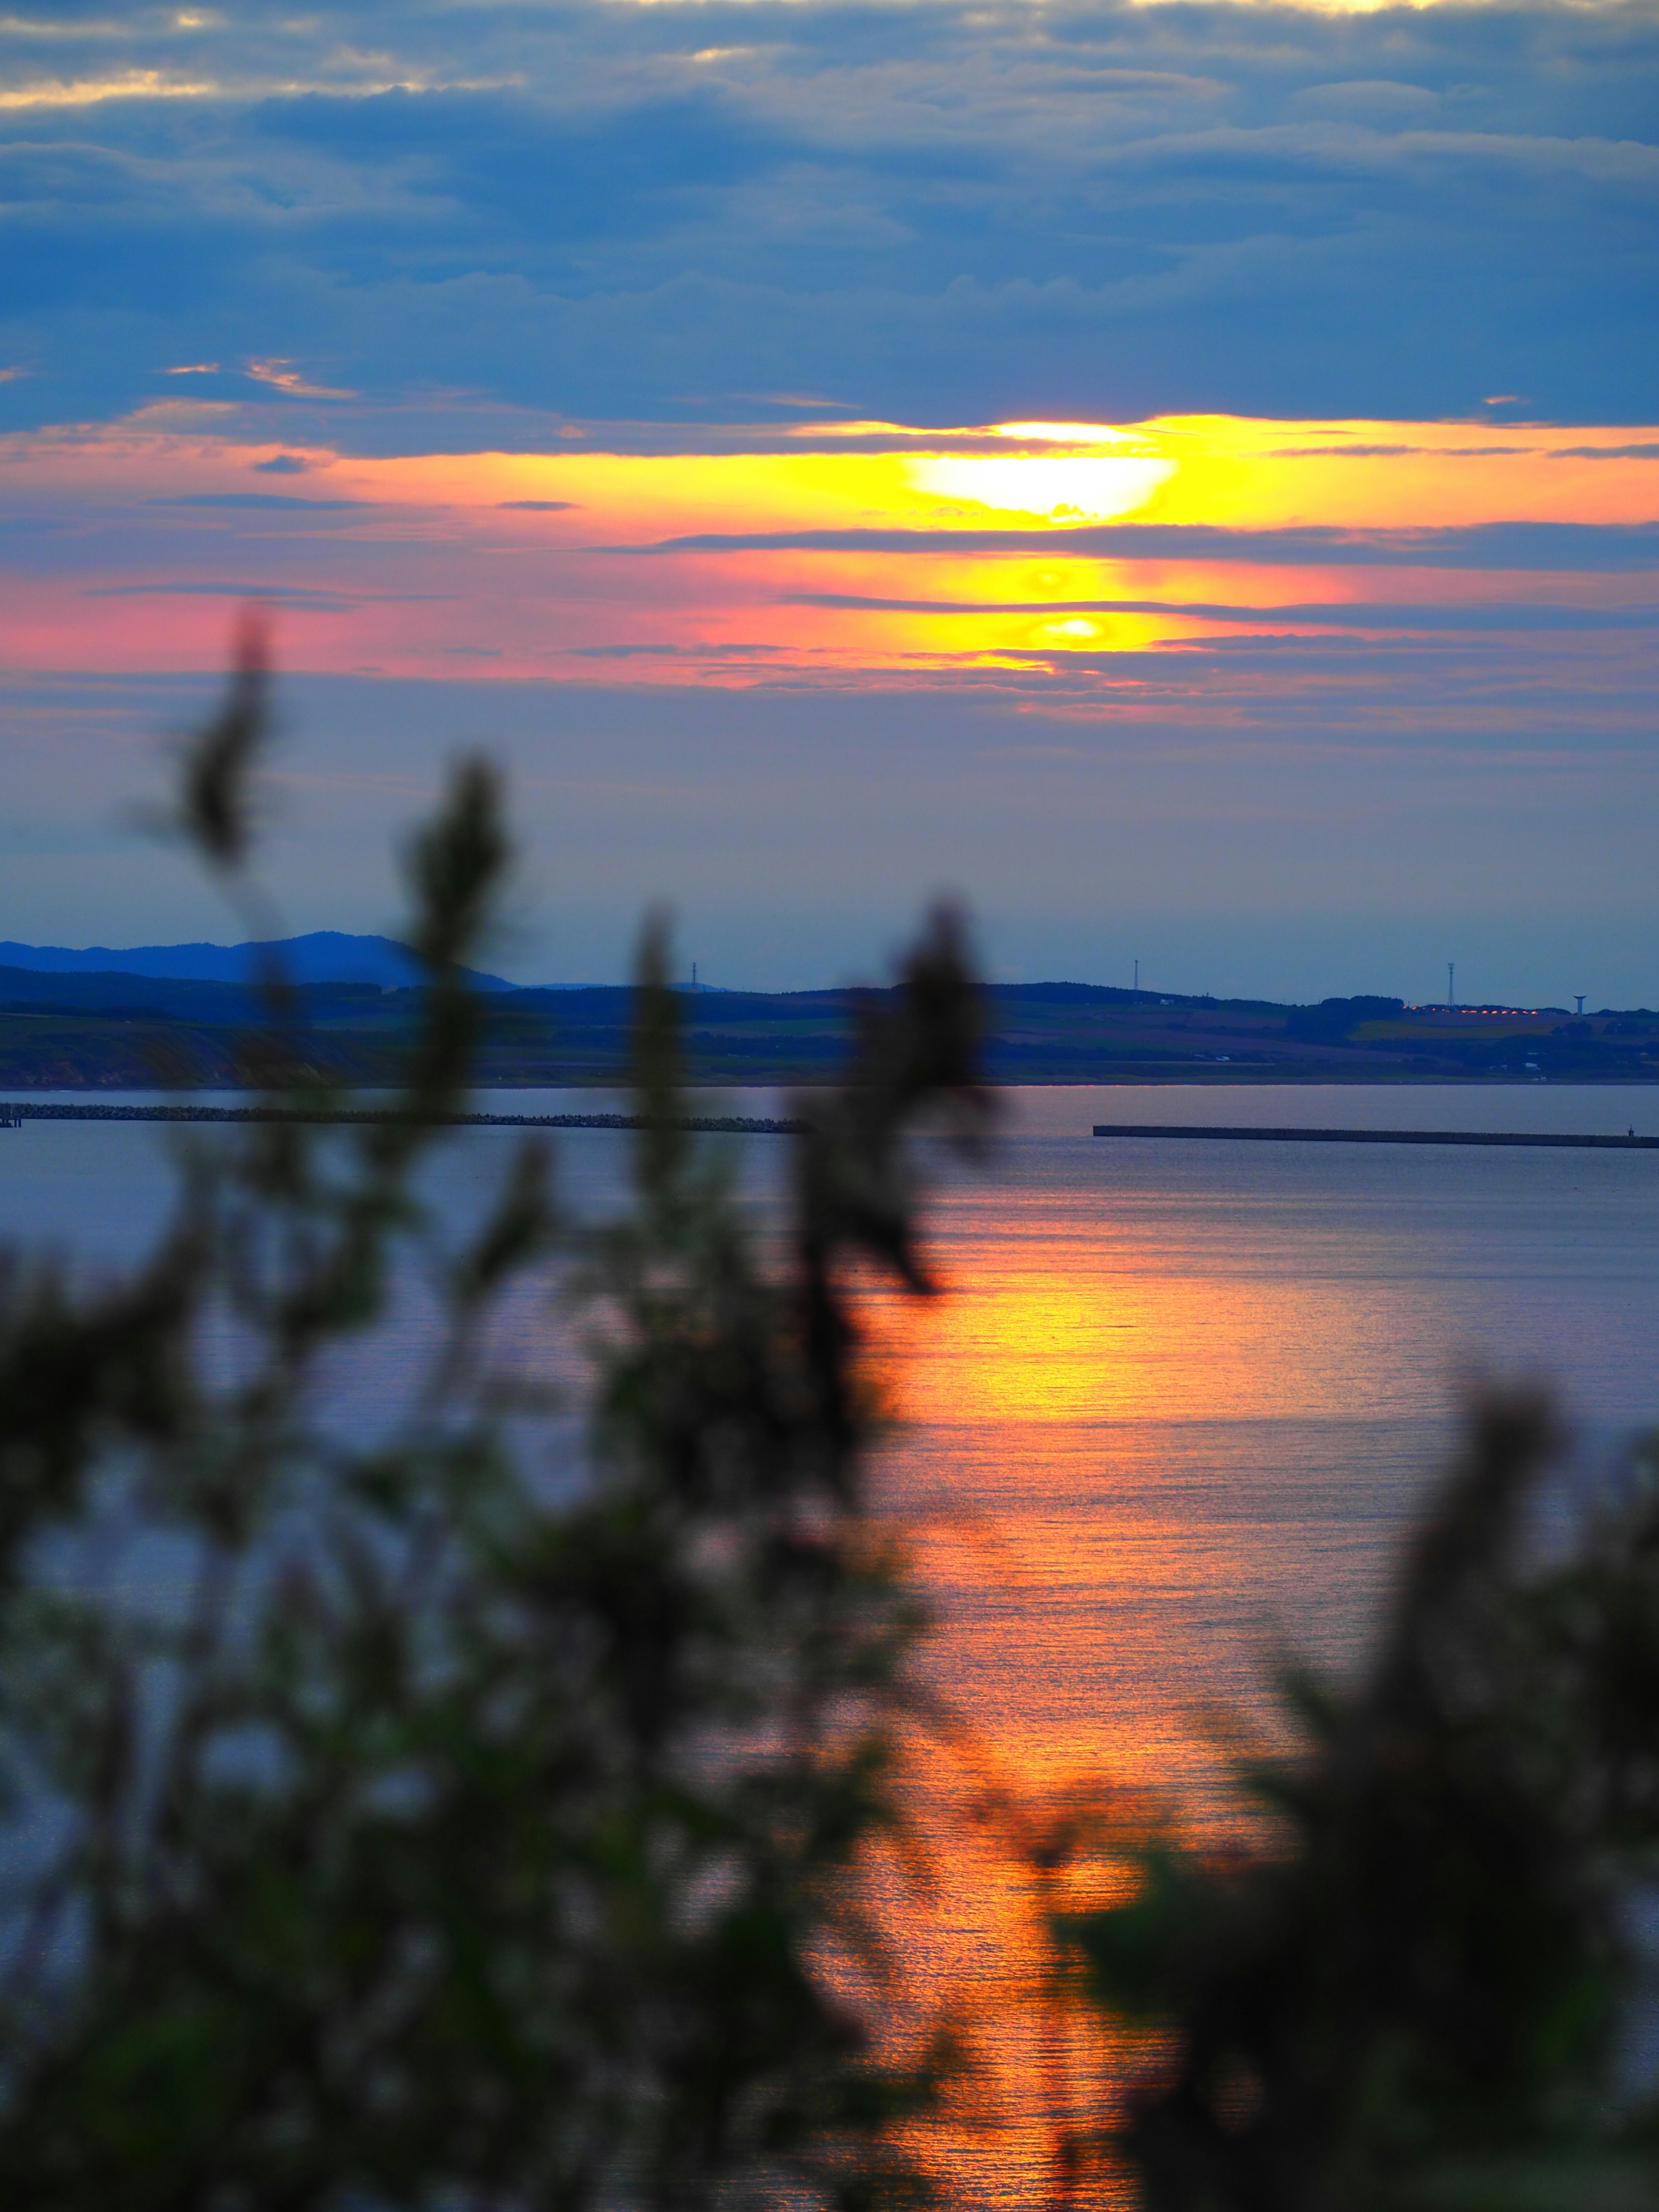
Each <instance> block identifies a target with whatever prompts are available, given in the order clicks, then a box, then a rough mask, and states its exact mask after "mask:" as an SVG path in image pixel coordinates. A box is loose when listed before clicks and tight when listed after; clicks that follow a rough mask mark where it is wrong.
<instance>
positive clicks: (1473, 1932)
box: [1058, 1396, 1659, 2212]
mask: <svg viewBox="0 0 1659 2212" xmlns="http://www.w3.org/2000/svg"><path fill="white" fill-rule="evenodd" d="M1558 1455H1559V1438H1558V1437H1557V1436H1556V1434H1555V1431H1554V1428H1553V1420H1552V1416H1551V1413H1550V1410H1549V1407H1548V1406H1547V1402H1546V1401H1543V1400H1541V1399H1538V1398H1528V1397H1524V1396H1522V1397H1512V1398H1507V1399H1506V1398H1502V1397H1494V1398H1492V1399H1490V1400H1488V1401H1485V1402H1482V1403H1480V1404H1478V1405H1477V1406H1476V1407H1474V1410H1473V1413H1472V1415H1471V1418H1470V1420H1469V1423H1468V1431H1467V1435H1466V1438H1465V1442H1464V1444H1463V1447H1462V1457H1461V1460H1460V1462H1459V1463H1458V1464H1457V1465H1456V1467H1455V1468H1454V1469H1453V1471H1452V1472H1451V1474H1450V1475H1449V1479H1448V1480H1446V1482H1445V1484H1444V1485H1443V1488H1442V1490H1441V1492H1440V1493H1439V1495H1438V1497H1437V1499H1436V1500H1435V1501H1434V1502H1433V1503H1432V1504H1431V1507H1430V1510H1428V1512H1427V1514H1426V1515H1425V1518H1424V1520H1423V1522H1422V1523H1421V1525H1420V1527H1419V1529H1418V1530H1417V1532H1416V1534H1415V1535H1414V1537H1413V1539H1412V1541H1411V1542H1410V1544H1409V1546H1408V1547H1407V1551H1406V1553H1405V1556H1404V1558H1403V1559H1402V1560H1401V1565H1400V1570H1399V1574H1398V1578H1397V1586H1396V1589H1395V1595H1394V1598H1393V1601H1392V1603H1391V1605H1390V1607H1389V1610H1388V1612H1387V1613H1386V1615H1385V1617H1384V1619H1383V1621H1382V1623H1381V1625H1380V1632H1379V1635H1378V1638H1377V1642H1376V1649H1375V1650H1374V1653H1373V1655H1372V1656H1371V1658H1370V1662H1369V1666H1368V1668H1367V1671H1366V1674H1365V1675H1364V1679H1363V1680H1362V1681H1361V1682H1360V1684H1359V1685H1358V1687H1357V1688H1355V1689H1352V1690H1336V1689H1332V1688H1330V1687H1329V1686H1326V1685H1324V1684H1322V1682H1321V1681H1320V1680H1318V1679H1316V1677H1315V1676H1314V1675H1313V1674H1311V1673H1310V1672H1309V1671H1308V1670H1306V1669H1305V1668H1300V1667H1297V1666H1290V1667H1287V1668H1285V1673H1284V1675H1283V1678H1282V1689H1283V1693H1284V1699H1285V1706H1286V1709H1287V1711H1288V1715H1289V1717H1291V1720H1292V1721H1293V1722H1294V1723H1296V1724H1297V1732H1298V1734H1299V1735H1300V1737H1301V1748H1300V1751H1299V1753H1298V1754H1297V1755H1295V1756H1292V1757H1274V1756H1271V1755H1268V1754H1267V1753H1265V1752H1263V1751H1261V1750H1260V1749H1259V1748H1258V1749H1256V1750H1255V1751H1253V1752H1252V1751H1249V1750H1248V1749H1246V1750H1244V1751H1243V1754H1242V1755H1241V1757H1240V1760H1239V1769H1238V1771H1239V1775H1240V1779H1241V1781H1242V1782H1243V1784H1244V1786H1245V1789H1246V1790H1247V1792H1248V1793H1249V1796H1250V1797H1251V1799H1252V1800H1253V1801H1254V1802H1255V1805H1256V1807H1257V1808H1259V1810H1260V1811H1261V1813H1263V1814H1265V1815H1266V1816H1267V1838H1266V1840H1265V1841H1263V1842H1261V1844H1258V1845H1257V1846H1255V1847H1254V1848H1249V1849H1239V1850H1234V1851H1231V1852H1230V1853H1225V1854H1223V1855H1220V1856H1217V1855H1215V1854H1206V1853H1205V1852H1202V1851H1200V1850H1193V1849H1190V1848H1186V1849H1183V1848H1182V1846H1181V1845H1180V1844H1179V1843H1178V1841H1177V1840H1176V1838H1174V1837H1173V1836H1165V1837H1163V1838H1154V1839H1153V1840H1152V1842H1151V1843H1150V1844H1143V1846H1142V1847H1141V1849H1140V1850H1139V1854H1138V1858H1139V1885H1138V1887H1137V1889H1136V1892H1135V1893H1134V1895H1133V1898H1132V1899H1130V1900H1129V1901H1127V1903H1124V1904H1121V1905H1118V1906H1117V1907H1116V1908H1115V1909H1114V1910H1110V1911H1102V1912H1096V1913H1091V1914H1085V1915H1079V1916H1075V1917H1070V1918H1062V1919H1060V1922H1059V1926H1058V1932H1059V1934H1060V1936H1061V1938H1062V1941H1063V1942H1066V1944H1067V1945H1069V1946H1070V1947H1072V1948H1073V1950H1074V1952H1075V1954H1077V1955H1079V1956H1080V1958H1081V1960H1083V1961H1084V1964H1085V1975H1086V1979H1087V1982H1088V1984H1089V1986H1090V1988H1091V1993H1092V1995H1093V1996H1094V1998H1095V2000H1096V2001H1097V2002H1099V2003H1101V2004H1103V2005H1104V2006H1105V2007H1106V2008H1108V2009H1109V2011H1110V2012H1111V2013H1112V2014H1113V2015H1115V2016H1116V2017H1118V2018H1119V2019H1121V2020H1127V2021H1130V2022H1133V2023H1134V2024H1135V2025H1136V2026H1137V2027H1139V2029H1141V2030H1142V2031H1143V2032H1144V2031H1148V2030H1150V2031H1152V2035H1151V2045H1150V2047H1151V2050H1152V2053H1153V2054H1154V2055H1153V2056H1152V2057H1151V2059H1150V2060H1149V2061H1148V2062H1146V2063H1143V2064H1142V2065H1141V2066H1140V2067H1139V2069H1138V2070H1136V2071H1134V2072H1133V2073H1132V2075H1131V2078H1130V2081H1129V2083H1128V2089H1127V2106H1126V2110H1125V2113H1124V2117H1123V2119H1122V2123H1121V2129H1120V2130H1119V2131H1118V2132H1117V2134H1116V2138H1115V2139H1116V2143H1117V2146H1118V2148H1120V2149H1121V2152H1122V2153H1124V2154H1126V2155H1127V2160H1128V2163H1129V2165H1130V2166H1131V2167H1132V2169H1133V2172H1135V2173H1136V2174H1137V2175H1138V2177H1139V2181H1140V2185H1141V2192H1142V2199H1143V2203H1144V2204H1145V2206H1146V2208H1147V2212H1626V2208H1628V2212H1637V2208H1638V2207H1651V2206H1653V2205H1655V2204H1659V2160H1656V2159H1655V2157H1654V2155H1653V2152H1654V2148H1655V2146H1656V2143H1659V2100H1656V2098H1655V2087H1656V2078H1655V2077H1656V2071H1659V2047H1656V2046H1659V2038H1656V2027H1659V2007H1656V1997H1659V1984H1656V1978H1655V1972H1654V1969H1655V1965H1656V1954H1655V1953H1654V1950H1653V1948H1652V1944H1651V1923H1652V1921H1653V1917H1654V1909H1655V1906H1656V1904H1659V1890H1656V1883H1659V1452H1656V1448H1654V1447H1652V1446H1644V1447H1643V1448H1641V1449H1638V1451H1637V1452H1636V1453H1635V1454H1633V1455H1632V1456H1631V1457H1630V1459H1629V1460H1628V1461H1627V1462H1626V1464H1625V1465H1624V1467H1623V1468H1622V1470H1621V1472H1620V1479H1619V1480H1617V1481H1616V1482H1614V1483H1613V1484H1612V1485H1611V1486H1608V1487H1607V1488H1606V1489H1604V1490H1602V1491H1601V1492H1599V1493H1597V1494H1596V1495H1595V1496H1594V1497H1593V1498H1590V1499H1589V1501H1588V1502H1587V1503H1586V1502H1584V1501H1583V1500H1582V1499H1581V1500H1579V1501H1577V1502H1574V1501H1573V1500H1571V1498H1568V1497H1567V1496H1566V1495H1565V1494H1564V1492H1562V1490H1561V1488H1560V1486H1559V1485H1556V1486H1552V1484H1551V1482H1550V1477H1551V1475H1552V1474H1553V1472H1555V1471H1556V1462H1557V1459H1558ZM1644 1922H1645V1923H1647V1925H1648V1933H1649V1940H1648V1942H1646V1943H1644Z"/></svg>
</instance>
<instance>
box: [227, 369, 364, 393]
mask: <svg viewBox="0 0 1659 2212" xmlns="http://www.w3.org/2000/svg"><path fill="white" fill-rule="evenodd" d="M242 374H243V375H244V376H250V377H252V379H253V381H254V382H255V383H256V384H269V385H270V386H272V387H273V388H274V389H275V390H276V391H278V392H289V393H291V394H292V396H293V397H294V398H296V399H355V398H356V396H357V395H356V392H346V391H343V390H341V389H340V388H339V387H338V386H334V385H330V384H308V383H307V381H306V380H305V378H304V377H303V376H302V375H301V373H300V371H299V370H298V369H297V368H295V366H294V364H293V362H291V361H251V362H248V363H247V364H246V368H244V369H243V371H242Z"/></svg>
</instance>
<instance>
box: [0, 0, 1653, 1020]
mask: <svg viewBox="0 0 1659 2212" xmlns="http://www.w3.org/2000/svg"><path fill="white" fill-rule="evenodd" d="M1656 243H1659V0H1626V4H1617V0H1613V4H1600V5H1598V4H1588V5H1586V4H1573V5H1562V4H1541V5H1532V6H1526V7H1515V6H1510V5H1506V4H1501V0H1492V4H1484V5H1478V6H1468V5H1462V4H1455V0H1431V4H1427V5H1424V6H1420V7H1414V8H1395V7H1382V8H1374V9H1364V8H1361V9H1341V8H1322V7H1314V6H1282V5H1277V4H1269V0H1225V4H1221V5H1189V4H1183V0H1149V4H1119V5H1105V6H1100V5H1072V6H1060V5H1046V4H1043V0H1021V4H1018V5H1012V6H1000V5H996V4H991V5H984V4H956V3H955V0H932V4H926V5H915V4H908V0H883V4H878V5H871V6H848V5H837V4H829V0H786V4H774V0H736V4H709V5H701V4H696V0H654V4H653V3H652V0H603V4H591V0H578V3H577V4H570V5H548V4H542V0H425V4H423V3H422V0H398V4H397V5H395V6H393V5H389V4H388V5H385V6H380V5H375V4H353V5H337V6H327V5H323V6H315V7H306V6H304V4H303V0H295V5H292V6H264V5H261V4H258V0H250V4H245V5H233V6H226V7H223V8H206V7H188V8H176V7H159V8H153V7H140V8H132V7H129V6H125V5H123V4H121V0H112V4H109V5H95V4H92V0H87V4H80V0H52V4H51V5H50V6H42V7H40V8H39V9H29V8H27V6H20V8H19V9H17V11H16V12H15V13H0V937H8V938H12V939H23V940H26V941H37V942H52V943H65V944H75V945H81V944H88V943H107V944H116V945H118V944H123V943H145V942H157V941H164V940H166V939H171V938H197V937H202V936H213V937H219V938H224V937H226V936H228V935H234V934H235V933H236V931H235V927H234V917H231V916H228V915H225V914H224V913H223V912H222V910H220V909H219V908H217V907H216V904H215V902H214V899H213V896H212V894H211V892H210V889H209V888H208V887H206V886H204V885H203V884H199V883H198V882H197V880H196V879H195V878H192V877H191V874H190V872H189V871H188V869H187V868H186V867H185V866H184V865H183V863H182V862H181V861H180V860H179V856H178V855H177V854H176V853H173V852H172V851H170V850H167V849H165V848H162V847H161V846H158V845H157V844H156V842H155V841H154V840H153V839H149V838H146V837H145V836H143V835H142V834H140V832H139V831H138V829H137V828H136V826H135V824H136V822H137V817H138V816H139V815H140V813H141V812H142V811H143V807H144V805H145V803H146V802H147V801H149V802H153V801H154V800H155V798H156V796H157V795H158V794H159V793H160V792H161V790H162V788H163V787H164V785H165V780H166V776H167V744H168V742H169V741H170V740H171V739H173V738H177V736H178V735H179V733H180V732H182V731H184V730H185V729H186V728H187V727H188V726H189V725H190V722H191V718H192V716H194V715H197V714H199V713H200V712H201V711H203V708H204V706H205V704H206V702H208V701H209V700H210V697H211V696H212V694H213V690H214V686H215V684H216V680H217V675H218V671H221V670H222V668H223V666H224V665H225V661H226V659H227V655H228V650H229V641H230V637H231V635H232V631H233V629H234V623H235V621H236V618H237V615H238V611H239V609H240V607H241V606H242V605H247V604H252V605H258V606H260V607H262V608H264V610H265V611H266V612H267V615H268V618H269V621H270V625H271V634H272V638H273V644H274V649H275V653H276V659H277V662H278V665H279V667H280V669H281V671H282V678H281V691H280V698H281V704H282V719H283V731H284V736H283V744H282V747H281V750H280V752H279V754H278V756H277V758H276V764H275V767H274V769H273V773H272V778H271V785H270V803H269V807H268V814H269V831H268V841H267V850H266V862H265V865H266V869H267V872H268V875H269V878H270V884H271V888H272V890H273V892H274V894H275V896H276V899H277V901H278V902H279V905H280V908H281V910H282V911H283V914H284V915H285V917H286V919H287V921H288V923H289V925H290V926H291V927H293V928H295V929H296V930H299V929H313V928H343V929H373V928H380V927H386V926H387V925H388V924H391V923H392V922H394V921H395V918H396V914H397V910H398V902H397V890H396V883H395V868H394V866H393V860H392V855H393V854H395V850H396V847H397V843H398V838H399V837H400V836H402V835H403V834H404V833H405V832H406V829H407V827H408V825H409V824H410V822H411V821H412V820H414V819H415V818H416V817H417V815H418V814H419V812H420V811H421V810H422V807H423V806H425V805H427V804H428V803H429V800H430V799H431V796H432V794H433V793H434V791H435V789H436V787H437V786H438V784H439V782H440V781H441V775H442V773H443V770H444V767H445V764H446V763H447V761H448V760H449V759H450V758H452V757H453V756H454V755H455V754H456V753H457V752H458V751H459V750H467V749H483V750H487V751H489V752H490V753H492V754H493V755H494V756H495V757H497V758H498V759H499V760H500V761H501V763H502V764H503V766H504V767H505V769H507V773H508V775H509V777H510V783H511V789H512V792H513V818H514V823H515V826H516V829H517V834H518V839H519V843H520V849H521V854H522V865H521V868H520V877H519V879H518V883H517V885H516V887H515V890H514V894H513V900H512V903H511V910H510V913H509V915H508V917H507V923H506V925H505V927H504V929H503V932H502V933H501V937H500V939H498V941H497V943H496V945H495V947H494V948H493V953H492V958H491V961H490V963H489V964H492V965H494V966H495V967H496V968H498V969H500V970H501V972H504V973H507V974H509V975H514V976H517V977H520V978H522V979H523V980H526V981H611V980H615V979H616V978H617V977H618V976H620V975H622V974H623V973H624V972H625V971H626V967H627V963H628V958H629V946H630V945H631V943H632V940H633V937H634V934H635V931H636V929H637V927H638V923H639V919H640V917H641V914H642V913H643V912H644V910H645V909H646V908H647V907H648V906H649V905H651V904H652V903H653V902H666V903H667V904H668V905H669V906H670V908H671V910H672V911H673V913H674V915H675V916H676V919H677V925H678V943H679V950H680V955H681V958H682V961H683V963H684V964H686V965H689V963H690V960H691V959H693V958H696V960H697V961H698V963H699V972H700V975H702V978H703V980H705V981H714V982H722V983H729V984H734V985H756V986H763V987H806V986H813V985H818V984H823V983H826V982H833V981H839V980H842V979H843V978H846V977H848V976H851V975H873V974H877V973H879V972H880V970H881V969H882V968H883V965H884V962H885V960H886V958H887V957H888V956H889V955H890V951H891V950H892V949H893V947H894V946H895V945H896V944H897V943H898V942H899V941H900V940H901V939H902V937H903V935H904V934H905V933H906V932H907V930H908V928H909V927H911V925H912V923H913V921H914V918H915V915H917V913H918V912H919V911H920V910H921V908H923V907H924V906H925V905H926V904H927V902H928V901H929V899H930V898H932V897H933V896H937V895H938V894H939V893H941V892H948V893H951V894H953V895H955V896H958V897H960V898H961V899H963V901H964V902H966V904H967V905H968V907H969V910H970V912H971V913H972V915H973V916H974V918H975V927H976V930H977V933H978V939H979V943H980V945H981V952H982V957H983V958H984V960H985V963H986V965H987V969H988V970H989V971H990V972H991V973H992V974H994V975H997V976H998V977H1000V978H1003V979H1006V980H1016V979H1019V978H1036V977H1047V976H1064V977H1069V978H1074V979H1077V980H1081V981H1098V982H1112V983H1123V982H1127V981H1129V980H1130V977H1131V975H1132V974H1133V963H1135V962H1136V961H1137V960H1138V961H1139V963H1140V975H1141V978H1142V981H1146V982H1150V983H1152V984H1153V985H1157V986H1159V987H1164V988H1169V989H1174V990H1212V991H1216V992H1218V993H1225V994H1233V993H1249V994H1266V995H1270V996H1273V997H1276V998H1316V997H1319V996H1322V995H1324V994H1328V993H1335V992H1347V991H1359V990H1367V991H1369V990H1385V991H1391V992H1395V993H1398V994H1401V995H1402V996H1405V997H1407V998H1413V999H1417V998H1422V997H1425V996H1431V995H1440V994H1443V988H1444V976H1445V963H1446V961H1448V960H1449V959H1455V960H1456V962H1457V963H1458V979H1459V995H1460V997H1468V998H1472V999H1477V1000H1478V999H1489V1000H1498V999H1503V1000H1509V1001H1512V1002H1523V1003H1529V1004H1535V1003H1538V1002H1539V1001H1540V1000H1545V1001H1549V1002H1553V1003H1568V1002H1569V995H1568V994H1571V993H1576V992H1579V991H1583V992H1585V993H1587V994H1589V998H1590V1002H1591V1003H1592V1004H1603V1003H1607V1004H1647V1005H1650V1006H1659V930H1656V927H1655V925H1656V922H1659V887H1656V885H1659V878H1656V872H1655V870H1654V868H1653V866H1652V860H1651V853H1652V848H1653V844H1654V832H1655V829H1656V826H1659V763H1656V752H1655V737H1656V731H1655V703H1654V702H1655V700H1656V696H1659V684H1656V677H1659V650H1656V647H1659V376H1656V373H1655V368H1654V363H1655V362H1656V361H1659V252H1656Z"/></svg>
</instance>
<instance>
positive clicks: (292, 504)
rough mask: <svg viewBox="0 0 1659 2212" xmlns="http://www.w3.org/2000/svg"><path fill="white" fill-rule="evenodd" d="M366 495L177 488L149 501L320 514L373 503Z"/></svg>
mask: <svg viewBox="0 0 1659 2212" xmlns="http://www.w3.org/2000/svg"><path fill="white" fill-rule="evenodd" d="M150 504H151V506H152V507H258V508H264V509H266V510H267V511H269V510H270V509H272V508H275V509H278V510H280V511H282V512H284V513H300V514H320V513H325V512H332V511H334V510H337V509H338V508H340V507H372V506H373V505H374V501H372V500H366V499H308V498H305V497H302V496H301V495H299V494H297V493H292V492H281V491H188V492H177V493H173V494H171V495H168V496H167V497H166V498H163V499H155V500H152V501H150Z"/></svg>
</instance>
